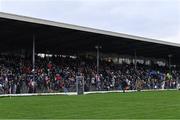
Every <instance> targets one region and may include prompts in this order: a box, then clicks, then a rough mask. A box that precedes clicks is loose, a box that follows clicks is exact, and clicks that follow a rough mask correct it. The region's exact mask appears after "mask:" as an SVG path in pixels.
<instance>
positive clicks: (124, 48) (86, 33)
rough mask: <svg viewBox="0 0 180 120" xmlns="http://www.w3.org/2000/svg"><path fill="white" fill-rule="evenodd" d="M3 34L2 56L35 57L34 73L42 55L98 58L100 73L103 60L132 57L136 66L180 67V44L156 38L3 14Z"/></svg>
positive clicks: (0, 16)
mask: <svg viewBox="0 0 180 120" xmlns="http://www.w3.org/2000/svg"><path fill="white" fill-rule="evenodd" d="M0 32H1V35H0V40H1V41H0V52H1V55H4V54H13V55H16V54H20V55H24V56H26V55H28V56H31V57H30V58H32V59H31V60H32V64H33V67H32V69H33V70H32V71H34V69H35V68H36V56H38V55H40V56H41V55H42V54H46V55H50V56H53V55H56V56H58V55H65V56H68V55H69V56H71V57H77V56H86V57H87V56H91V55H92V56H93V55H94V56H95V58H96V69H97V70H96V71H97V74H99V66H101V63H100V59H105V60H107V61H110V60H112V61H114V62H117V63H118V62H122V61H123V60H124V59H122V58H128V57H129V58H132V62H133V63H134V66H135V67H136V63H137V62H138V61H139V62H141V60H142V59H143V60H144V61H143V62H147V64H150V62H152V61H153V60H154V62H155V63H158V64H163V65H168V66H169V67H170V68H171V67H176V68H178V67H179V65H180V62H179V61H180V56H179V54H180V44H175V43H171V42H165V41H160V40H155V39H149V38H144V37H138V36H133V35H127V34H122V33H116V32H111V31H105V30H99V29H94V28H88V27H82V26H77V25H71V24H65V23H60V22H54V21H49V20H43V19H37V18H31V17H25V16H20V15H14V14H7V13H2V12H1V13H0ZM124 56H126V57H124ZM120 58H121V59H120ZM146 60H147V61H146ZM34 74H35V73H34Z"/></svg>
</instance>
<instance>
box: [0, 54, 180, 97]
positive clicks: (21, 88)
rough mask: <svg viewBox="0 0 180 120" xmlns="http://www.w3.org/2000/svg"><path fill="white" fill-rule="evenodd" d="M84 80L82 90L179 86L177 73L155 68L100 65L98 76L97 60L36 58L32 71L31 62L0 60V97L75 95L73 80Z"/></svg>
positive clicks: (152, 66) (4, 58)
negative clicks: (38, 94)
mask: <svg viewBox="0 0 180 120" xmlns="http://www.w3.org/2000/svg"><path fill="white" fill-rule="evenodd" d="M79 74H81V75H82V76H83V78H84V90H85V91H93V90H101V91H102V90H122V83H123V82H126V83H127V85H128V86H127V88H126V89H129V90H142V89H175V88H176V87H177V85H178V83H180V76H179V75H180V74H179V71H178V70H176V69H175V68H173V69H169V68H168V67H160V66H158V65H150V66H149V65H144V64H138V63H137V66H136V68H135V67H134V65H133V64H126V63H123V64H114V63H113V62H112V61H111V62H109V61H103V60H101V61H100V68H99V73H97V68H96V60H95V59H87V58H70V57H62V56H61V57H45V58H41V57H38V56H36V64H35V69H34V70H33V69H32V63H31V59H30V58H24V57H20V56H12V55H11V56H10V55H1V56H0V93H1V94H9V93H11V94H16V93H17V94H19V93H37V92H38V93H39V92H74V91H76V76H77V75H79Z"/></svg>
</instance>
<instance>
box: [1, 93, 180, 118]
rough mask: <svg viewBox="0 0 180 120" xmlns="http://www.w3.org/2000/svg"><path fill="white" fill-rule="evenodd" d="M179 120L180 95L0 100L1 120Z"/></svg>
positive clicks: (36, 97)
mask: <svg viewBox="0 0 180 120" xmlns="http://www.w3.org/2000/svg"><path fill="white" fill-rule="evenodd" d="M10 118H14V119H20V118H24V119H31V118H32V119H45V118H47V119H59V118H62V119H66V118H67V119H75V118H77V119H81V118H82V119H116V118H118V119H129V118H134V119H141V118H142V119H146V118H151V119H163V118H168V119H178V118H180V91H161V92H160V91H159V92H157V91H155V92H135V93H108V94H89V95H83V96H31V97H12V98H11V99H10V98H9V97H3V98H0V119H10Z"/></svg>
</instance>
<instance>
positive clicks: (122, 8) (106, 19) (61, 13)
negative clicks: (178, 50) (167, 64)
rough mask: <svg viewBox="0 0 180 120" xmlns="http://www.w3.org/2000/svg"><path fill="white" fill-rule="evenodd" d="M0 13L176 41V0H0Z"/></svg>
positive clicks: (179, 36)
mask: <svg viewBox="0 0 180 120" xmlns="http://www.w3.org/2000/svg"><path fill="white" fill-rule="evenodd" d="M0 12H7V13H13V14H18V15H25V16H30V17H36V18H41V19H47V20H52V21H57V22H63V23H69V24H75V25H80V26H85V27H91V28H96V29H102V30H108V31H113V32H119V33H125V34H130V35H136V36H141V37H147V38H153V39H158V40H164V41H168V42H174V43H180V0H0Z"/></svg>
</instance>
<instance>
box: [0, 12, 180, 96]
mask: <svg viewBox="0 0 180 120" xmlns="http://www.w3.org/2000/svg"><path fill="white" fill-rule="evenodd" d="M0 26H1V27H0V32H1V33H2V34H1V35H0V39H1V41H0V42H1V44H0V94H18V93H47V92H49V93H54V92H75V91H76V78H77V76H78V75H81V76H82V77H83V78H84V90H85V91H110V90H122V89H128V90H145V89H176V87H177V86H179V84H180V69H179V65H180V64H179V61H180V57H179V54H180V45H179V44H174V43H169V42H163V41H158V40H154V39H148V38H143V37H137V36H131V35H125V34H120V33H114V32H109V31H103V30H96V29H92V28H86V27H80V26H75V25H69V24H63V23H57V22H52V21H46V20H41V19H35V18H29V17H24V16H17V15H12V14H6V13H0ZM97 45H99V46H102V47H101V48H100V50H99V49H98V50H97V48H96V47H95V46H97ZM96 52H97V56H96ZM99 52H100V54H101V55H100V56H98V55H99ZM40 53H41V55H44V54H46V56H43V57H42V56H41V55H40ZM88 54H92V56H91V55H88ZM119 55H127V56H128V57H127V58H122V57H119ZM114 56H115V59H117V60H116V61H115V60H113V57H114ZM99 57H100V58H99ZM142 57H143V58H142ZM32 58H33V60H32ZM97 58H99V59H97ZM109 58H110V59H109ZM140 58H142V60H141V59H140ZM172 58H173V59H172ZM120 61H121V62H120ZM97 63H98V64H99V65H97ZM124 83H126V84H124Z"/></svg>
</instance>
